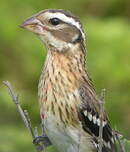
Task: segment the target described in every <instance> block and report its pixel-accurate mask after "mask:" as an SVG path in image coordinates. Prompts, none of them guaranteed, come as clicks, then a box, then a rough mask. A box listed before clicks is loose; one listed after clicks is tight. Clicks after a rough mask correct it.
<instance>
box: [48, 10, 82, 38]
mask: <svg viewBox="0 0 130 152" xmlns="http://www.w3.org/2000/svg"><path fill="white" fill-rule="evenodd" d="M46 14H47V17H49V18H59V19H60V20H62V21H64V22H66V23H69V24H71V25H74V26H76V27H77V28H78V29H79V30H80V32H81V34H82V37H83V39H85V35H84V33H83V31H82V29H81V25H80V24H79V22H78V21H77V22H76V21H75V20H74V19H73V18H72V17H67V16H66V15H64V14H62V13H59V12H57V13H51V12H47V13H46Z"/></svg>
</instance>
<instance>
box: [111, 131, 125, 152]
mask: <svg viewBox="0 0 130 152" xmlns="http://www.w3.org/2000/svg"><path fill="white" fill-rule="evenodd" d="M114 136H115V138H116V139H117V141H118V143H119V146H120V152H126V150H125V146H124V143H123V140H121V138H120V136H121V135H120V134H118V133H115V132H114ZM121 137H122V136H121Z"/></svg>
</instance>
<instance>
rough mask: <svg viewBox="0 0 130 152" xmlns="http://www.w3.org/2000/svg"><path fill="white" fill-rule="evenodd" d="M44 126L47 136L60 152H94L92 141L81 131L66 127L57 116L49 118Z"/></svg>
mask: <svg viewBox="0 0 130 152" xmlns="http://www.w3.org/2000/svg"><path fill="white" fill-rule="evenodd" d="M44 126H45V131H46V134H47V136H48V137H49V139H50V140H51V142H52V144H53V145H54V146H55V147H56V148H57V150H58V151H59V152H61V151H62V152H93V150H92V149H91V148H92V143H91V142H90V139H89V138H86V136H85V135H83V134H82V131H81V130H79V129H77V128H74V127H72V126H70V127H69V126H68V127H66V126H65V125H64V124H63V123H61V122H59V120H57V118H56V117H55V116H52V115H51V116H47V118H46V119H44Z"/></svg>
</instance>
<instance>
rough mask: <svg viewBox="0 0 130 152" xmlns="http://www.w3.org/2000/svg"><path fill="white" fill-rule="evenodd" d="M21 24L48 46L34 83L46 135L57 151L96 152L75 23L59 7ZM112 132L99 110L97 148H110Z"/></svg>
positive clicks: (95, 115)
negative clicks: (43, 62)
mask: <svg viewBox="0 0 130 152" xmlns="http://www.w3.org/2000/svg"><path fill="white" fill-rule="evenodd" d="M22 27H24V28H26V29H28V30H29V31H32V32H34V33H36V34H38V35H39V36H40V38H41V40H42V41H43V42H44V43H45V45H46V47H47V48H48V53H47V57H46V61H45V64H44V67H43V70H42V74H41V77H40V81H39V87H38V94H39V102H40V113H41V117H42V119H43V121H44V126H45V130H46V134H47V136H48V137H49V139H50V140H51V142H52V143H53V144H54V145H55V146H56V148H57V149H58V150H59V151H63V152H98V147H99V143H98V136H99V127H100V125H101V120H100V105H99V99H98V98H97V95H96V92H95V89H94V87H93V85H92V82H91V79H90V78H89V75H88V73H87V71H86V67H85V54H86V51H85V46H84V40H85V36H84V32H83V29H82V25H81V23H80V21H79V20H78V19H77V18H76V17H74V16H73V15H72V14H71V13H68V12H65V11H63V10H45V11H42V12H40V13H38V14H36V15H34V16H32V17H31V18H29V19H28V20H26V21H25V22H24V23H23V25H22ZM112 132H113V131H112V129H111V127H110V123H109V121H108V118H107V115H106V113H105V112H103V148H102V152H115V146H114V138H113V133H112Z"/></svg>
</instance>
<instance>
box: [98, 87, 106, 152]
mask: <svg viewBox="0 0 130 152" xmlns="http://www.w3.org/2000/svg"><path fill="white" fill-rule="evenodd" d="M105 92H106V90H105V89H102V91H101V96H100V100H99V103H100V116H99V117H100V120H101V124H100V127H99V152H102V147H103V139H102V136H103V113H104V103H105Z"/></svg>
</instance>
